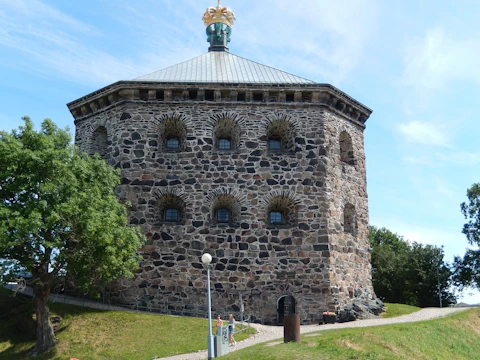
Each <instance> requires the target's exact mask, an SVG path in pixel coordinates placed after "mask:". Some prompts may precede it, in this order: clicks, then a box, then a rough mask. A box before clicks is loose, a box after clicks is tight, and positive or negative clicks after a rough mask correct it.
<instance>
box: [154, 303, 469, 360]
mask: <svg viewBox="0 0 480 360" xmlns="http://www.w3.org/2000/svg"><path fill="white" fill-rule="evenodd" d="M467 309H469V308H451V307H448V308H442V309H440V308H427V309H422V310H420V311H417V312H414V313H412V314H408V315H403V316H398V317H394V318H388V319H383V318H378V319H369V320H357V321H352V322H348V323H341V324H340V323H335V324H326V325H302V326H300V334H308V333H311V332H315V331H323V330H332V329H344V328H361V327H370V326H381V325H387V324H400V323H408V322H417V321H424V320H431V319H435V318H439V317H444V316H447V315H449V314H452V313H455V312H459V311H464V310H467ZM251 325H252V327H254V328H255V329H256V330H257V334H255V335H253V336H251V337H249V338H248V339H245V340H242V341H240V342H238V343H237V345H235V346H230V348H229V351H230V352H232V351H237V350H240V349H244V348H246V347H248V346H252V345H256V344H259V343H262V342H267V341H272V340H278V341H279V342H283V327H281V326H266V325H260V324H251ZM207 357H208V354H207V351H206V350H202V351H198V352H196V353H190V354H183V355H176V356H170V357H167V358H162V360H197V359H206V358H207ZM154 360H155V359H154ZM156 360H159V359H156Z"/></svg>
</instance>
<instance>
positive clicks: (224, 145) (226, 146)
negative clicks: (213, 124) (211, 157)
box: [218, 138, 232, 150]
mask: <svg viewBox="0 0 480 360" xmlns="http://www.w3.org/2000/svg"><path fill="white" fill-rule="evenodd" d="M218 149H219V150H231V149H232V141H231V140H230V139H228V138H220V139H218Z"/></svg>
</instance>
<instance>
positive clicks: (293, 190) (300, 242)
mask: <svg viewBox="0 0 480 360" xmlns="http://www.w3.org/2000/svg"><path fill="white" fill-rule="evenodd" d="M203 20H204V23H205V26H206V32H207V36H208V41H209V43H210V47H209V49H208V50H209V52H208V53H206V54H204V55H201V56H199V57H196V58H194V59H192V60H188V61H185V62H183V63H180V64H177V65H174V66H171V67H169V68H166V69H164V70H160V71H157V72H154V73H151V74H148V75H145V76H142V77H139V78H137V79H134V80H130V81H119V82H116V83H114V84H112V85H109V86H106V87H104V88H102V89H100V90H97V91H95V92H93V93H91V94H89V95H86V96H85V97H82V98H80V99H78V100H75V101H73V102H71V103H69V104H68V107H69V109H70V111H71V113H72V115H73V117H74V118H75V125H76V135H75V141H76V144H77V145H78V146H79V148H80V149H81V150H82V151H85V152H88V153H90V154H94V153H99V154H100V155H101V156H102V157H103V158H104V159H105V160H106V161H107V162H108V163H109V164H111V165H113V166H115V167H117V168H120V169H121V174H122V175H121V177H122V182H121V186H120V187H119V188H118V196H119V197H120V199H122V200H125V201H129V202H130V203H131V209H130V214H129V216H130V222H131V224H135V225H140V226H141V228H142V229H143V231H144V233H145V234H146V236H147V237H148V243H147V244H146V246H145V247H143V248H142V249H140V250H139V252H140V254H141V255H142V256H143V260H142V262H141V263H140V270H139V271H138V272H137V273H136V275H135V278H134V279H121V280H119V281H118V282H117V283H116V284H115V285H116V287H115V289H116V292H117V294H118V299H119V300H121V301H123V302H127V303H132V302H134V301H135V297H141V298H142V299H146V301H148V303H149V305H150V306H152V307H157V308H158V307H165V306H168V308H169V309H170V310H171V311H174V312H175V313H179V314H181V313H189V312H190V311H192V310H193V309H194V308H198V306H199V305H201V306H205V304H206V290H205V269H204V266H203V264H202V263H201V259H200V258H201V256H202V254H203V253H205V252H208V253H210V254H211V255H212V257H213V261H212V272H211V281H212V289H213V293H212V307H213V311H214V313H216V312H217V311H221V309H225V308H227V309H228V310H229V311H234V312H238V310H239V309H240V303H239V298H241V299H243V300H242V301H243V306H244V308H245V313H246V314H250V315H252V317H253V319H256V320H258V321H262V322H264V323H267V324H272V323H273V324H275V323H282V321H283V314H284V312H285V311H289V312H293V311H295V312H296V313H297V314H299V315H300V318H301V321H302V323H312V322H317V321H318V319H319V317H320V316H321V313H322V312H323V311H326V310H330V311H335V310H339V309H341V308H342V307H343V306H345V305H347V304H349V303H351V302H352V301H353V300H355V299H375V294H374V292H373V287H372V283H371V273H370V268H371V266H370V254H369V239H368V201H367V193H366V167H365V154H364V144H363V142H364V137H363V131H364V129H365V122H366V120H367V119H368V117H369V116H370V114H371V110H370V109H369V108H367V107H365V106H364V105H362V104H361V103H359V102H357V101H356V100H354V99H353V98H351V97H349V96H348V95H347V94H345V93H343V92H342V91H340V90H338V89H337V88H335V87H333V86H331V85H328V84H321V83H316V82H314V81H310V80H306V79H304V78H301V77H298V76H294V75H291V74H289V73H286V72H283V71H280V70H277V69H274V68H271V67H268V66H265V65H261V64H258V63H255V62H253V61H250V60H247V59H244V58H242V57H239V56H236V55H233V54H231V53H230V52H229V49H228V46H227V45H228V43H229V41H230V36H231V33H232V30H231V27H232V25H233V23H234V21H235V16H234V14H233V12H232V11H231V10H230V9H229V8H228V7H223V6H222V5H221V4H220V1H219V2H218V6H216V7H211V8H209V9H207V11H206V12H205V14H204V16H203ZM240 295H241V296H240ZM287 307H288V309H287Z"/></svg>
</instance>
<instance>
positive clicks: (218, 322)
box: [217, 315, 223, 332]
mask: <svg viewBox="0 0 480 360" xmlns="http://www.w3.org/2000/svg"><path fill="white" fill-rule="evenodd" d="M221 326H223V321H222V319H221V318H220V315H217V332H218V328H219V327H221Z"/></svg>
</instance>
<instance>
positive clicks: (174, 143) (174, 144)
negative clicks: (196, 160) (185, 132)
mask: <svg viewBox="0 0 480 360" xmlns="http://www.w3.org/2000/svg"><path fill="white" fill-rule="evenodd" d="M166 145H167V149H170V150H178V149H180V139H179V138H178V137H169V138H168V139H167V144H166Z"/></svg>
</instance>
